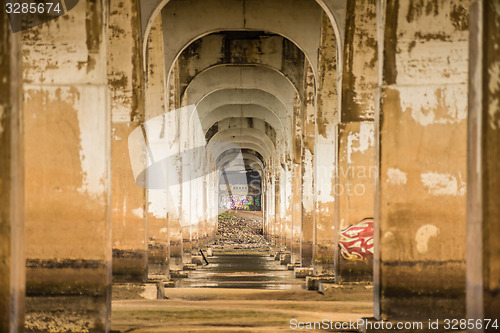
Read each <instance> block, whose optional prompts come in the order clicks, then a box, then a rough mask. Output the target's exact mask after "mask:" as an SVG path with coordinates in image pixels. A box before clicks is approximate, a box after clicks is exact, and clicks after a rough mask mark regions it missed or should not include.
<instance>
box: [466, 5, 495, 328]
mask: <svg viewBox="0 0 500 333" xmlns="http://www.w3.org/2000/svg"><path fill="white" fill-rule="evenodd" d="M470 24H471V26H470V42H469V50H470V51H469V55H470V58H469V132H468V133H469V138H468V174H467V181H468V184H469V185H468V190H467V318H470V319H483V318H488V319H490V318H491V319H498V318H500V293H499V291H500V274H499V269H500V262H499V261H498V253H500V244H499V242H498V239H497V237H496V235H498V233H499V232H500V210H499V209H500V207H499V205H498V203H499V202H500V193H499V192H498V188H499V187H500V165H499V156H500V53H499V47H500V1H498V0H496V1H484V0H481V1H478V2H476V3H474V4H473V6H472V7H471V15H470ZM495 330H496V329H494V327H493V326H490V327H489V328H488V329H485V325H483V326H482V327H481V328H479V327H476V328H475V329H473V330H469V332H490V331H491V332H494V331H495Z"/></svg>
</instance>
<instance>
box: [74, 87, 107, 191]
mask: <svg viewBox="0 0 500 333" xmlns="http://www.w3.org/2000/svg"><path fill="white" fill-rule="evenodd" d="M80 89H81V95H82V96H81V98H80V99H79V101H78V102H79V103H80V104H81V105H80V106H79V107H78V122H79V124H80V147H81V148H80V161H81V165H82V186H81V187H80V188H79V189H78V191H79V192H86V193H88V194H90V195H91V196H93V197H96V196H100V195H103V194H104V193H105V191H106V178H107V173H108V170H107V167H108V161H107V158H108V156H109V152H108V151H107V149H108V148H107V147H106V145H103V144H102V141H101V138H102V137H103V136H105V132H106V131H108V129H107V128H106V123H107V122H106V112H105V110H106V105H107V102H106V100H107V99H106V90H105V89H101V88H90V87H82V88H80ZM92 113H93V115H92ZM96 133H99V134H98V135H96Z"/></svg>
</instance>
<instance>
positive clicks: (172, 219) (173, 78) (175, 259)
mask: <svg viewBox="0 0 500 333" xmlns="http://www.w3.org/2000/svg"><path fill="white" fill-rule="evenodd" d="M162 36H163V30H162ZM159 45H161V48H162V50H163V42H162V43H161V44H160V43H159ZM159 47H160V46H159ZM159 56H161V57H162V58H163V59H162V62H161V63H162V64H163V62H164V56H163V53H162V54H161V55H159ZM169 70H170V69H167V68H164V71H166V73H167V75H170V79H169V80H168V82H169V85H168V98H169V100H168V112H175V110H176V109H177V108H179V107H180V106H181V103H180V96H179V93H178V92H179V91H180V87H179V68H178V64H177V63H175V64H174V68H172V71H171V72H170V74H169V73H168V71H169ZM162 73H163V72H161V73H160V75H161V74H162ZM174 118H175V123H172V124H169V128H176V129H179V128H180V126H181V125H180V119H178V117H174ZM171 149H172V152H179V153H180V152H181V141H180V136H179V135H177V134H176V138H175V140H173V141H172V148H171ZM176 163H177V164H176V169H175V171H173V172H176V177H177V179H178V180H179V181H178V184H176V185H169V192H168V193H169V195H170V197H169V199H170V200H169V201H168V203H167V212H168V232H169V238H170V269H171V270H182V268H183V265H184V262H183V254H184V248H183V246H184V241H183V228H182V223H181V221H182V215H181V214H182V212H181V207H182V170H181V158H180V156H179V157H178V158H177V161H176ZM186 263H190V261H189V262H186Z"/></svg>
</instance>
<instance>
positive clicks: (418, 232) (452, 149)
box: [374, 0, 470, 320]
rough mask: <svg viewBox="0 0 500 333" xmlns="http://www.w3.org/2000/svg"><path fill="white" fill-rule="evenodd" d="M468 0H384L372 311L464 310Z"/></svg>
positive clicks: (416, 314)
mask: <svg viewBox="0 0 500 333" xmlns="http://www.w3.org/2000/svg"><path fill="white" fill-rule="evenodd" d="M469 4H470V2H469V1H458V0H455V1H444V2H431V1H429V2H426V6H420V4H418V3H416V2H408V1H396V0H392V1H387V3H385V2H380V3H379V12H378V16H377V17H378V25H379V36H380V37H379V41H380V43H379V59H380V60H381V64H380V76H379V93H378V102H377V108H379V110H378V111H377V120H376V122H377V131H378V133H377V135H376V139H377V143H376V147H377V149H378V151H377V163H378V179H377V183H376V216H375V221H376V223H377V225H376V229H378V234H376V237H375V253H376V256H375V266H374V273H375V276H374V278H375V316H376V317H377V318H394V319H395V318H405V319H410V318H413V319H416V318H418V319H422V320H423V319H424V318H425V320H428V319H433V318H464V316H465V229H466V218H465V207H466V188H467V185H466V177H467V174H466V172H467V170H466V155H467V150H466V142H467V84H466V82H467V68H468V35H469V33H468V28H469V20H468V12H469Z"/></svg>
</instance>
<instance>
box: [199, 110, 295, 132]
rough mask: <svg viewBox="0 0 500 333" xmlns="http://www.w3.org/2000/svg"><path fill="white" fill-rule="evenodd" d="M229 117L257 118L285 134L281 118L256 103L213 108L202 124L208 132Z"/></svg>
mask: <svg viewBox="0 0 500 333" xmlns="http://www.w3.org/2000/svg"><path fill="white" fill-rule="evenodd" d="M228 118H250V119H252V118H255V119H259V120H262V121H264V122H266V123H268V124H269V125H270V126H271V127H272V128H274V130H275V132H276V134H277V135H278V136H281V135H284V134H285V133H284V132H285V128H284V127H283V126H282V125H281V122H280V119H279V118H278V117H277V116H276V115H275V114H274V113H272V111H270V110H269V109H266V108H265V107H262V106H260V105H255V104H232V105H224V106H221V107H218V108H216V109H214V110H212V111H211V112H210V113H209V114H208V117H205V118H203V120H202V122H201V126H202V128H203V131H204V132H205V133H207V131H208V129H209V128H211V127H212V126H213V125H214V124H215V123H218V122H220V121H223V120H225V119H228Z"/></svg>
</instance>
